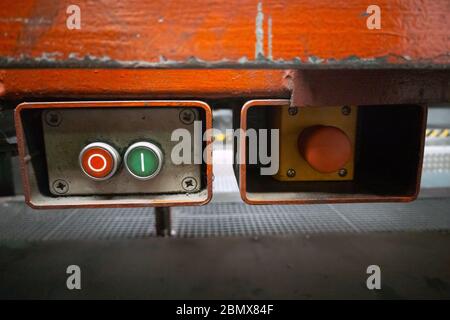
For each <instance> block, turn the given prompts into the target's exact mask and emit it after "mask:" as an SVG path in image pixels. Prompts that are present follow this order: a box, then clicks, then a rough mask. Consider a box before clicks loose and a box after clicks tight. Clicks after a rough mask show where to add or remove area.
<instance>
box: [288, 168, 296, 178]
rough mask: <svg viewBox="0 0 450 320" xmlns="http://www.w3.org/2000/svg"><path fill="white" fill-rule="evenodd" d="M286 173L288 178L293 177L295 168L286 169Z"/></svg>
mask: <svg viewBox="0 0 450 320" xmlns="http://www.w3.org/2000/svg"><path fill="white" fill-rule="evenodd" d="M286 175H287V176H288V177H289V178H293V177H295V170H294V169H288V171H287V172H286Z"/></svg>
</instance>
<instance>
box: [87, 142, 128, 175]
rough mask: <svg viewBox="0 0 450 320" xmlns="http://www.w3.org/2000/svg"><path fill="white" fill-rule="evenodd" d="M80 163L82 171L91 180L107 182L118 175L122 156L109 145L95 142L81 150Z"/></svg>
mask: <svg viewBox="0 0 450 320" xmlns="http://www.w3.org/2000/svg"><path fill="white" fill-rule="evenodd" d="M79 161H80V166H81V169H82V170H83V172H84V173H85V174H86V175H87V176H88V177H89V178H91V179H94V180H106V179H109V178H111V177H112V176H113V175H114V173H116V171H117V168H118V165H119V162H120V155H119V153H118V152H117V151H116V149H114V148H113V147H112V146H110V145H109V144H107V143H103V142H94V143H91V144H88V145H87V146H86V147H84V148H83V150H81V152H80V156H79Z"/></svg>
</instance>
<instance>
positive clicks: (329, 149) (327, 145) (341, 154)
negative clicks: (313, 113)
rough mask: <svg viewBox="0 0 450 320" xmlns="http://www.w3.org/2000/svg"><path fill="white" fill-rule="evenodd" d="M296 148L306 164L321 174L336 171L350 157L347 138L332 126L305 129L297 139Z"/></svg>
mask: <svg viewBox="0 0 450 320" xmlns="http://www.w3.org/2000/svg"><path fill="white" fill-rule="evenodd" d="M298 148H299V151H300V154H301V155H302V156H303V158H304V159H305V160H306V162H308V164H309V165H310V166H311V167H312V168H313V169H314V170H316V171H318V172H321V173H331V172H335V171H338V170H339V169H341V168H342V167H343V166H344V165H345V164H346V163H347V162H348V161H349V160H350V158H351V156H352V145H351V142H350V139H349V137H348V136H347V135H346V134H345V133H344V132H343V131H342V130H341V129H339V128H336V127H332V126H322V125H317V126H312V127H309V128H306V129H305V130H303V131H302V133H301V134H300V136H299V138H298Z"/></svg>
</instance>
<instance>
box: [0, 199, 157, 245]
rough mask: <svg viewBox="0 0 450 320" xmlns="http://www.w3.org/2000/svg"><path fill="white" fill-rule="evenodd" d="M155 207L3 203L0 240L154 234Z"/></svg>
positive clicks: (0, 208)
mask: <svg viewBox="0 0 450 320" xmlns="http://www.w3.org/2000/svg"><path fill="white" fill-rule="evenodd" d="M154 221H155V220H154V215H153V209H148V208H147V209H145V208H137V209H69V210H33V209H31V208H29V207H28V206H26V205H25V204H24V203H21V202H17V201H14V202H5V203H0V240H27V241H28V240H29V241H34V240H63V239H64V240H82V239H117V238H143V237H148V236H153V235H154Z"/></svg>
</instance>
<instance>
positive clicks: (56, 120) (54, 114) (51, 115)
mask: <svg viewBox="0 0 450 320" xmlns="http://www.w3.org/2000/svg"><path fill="white" fill-rule="evenodd" d="M45 122H47V124H48V125H49V126H52V127H57V126H59V124H60V123H61V114H60V113H59V112H58V111H48V112H47V113H46V114H45Z"/></svg>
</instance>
